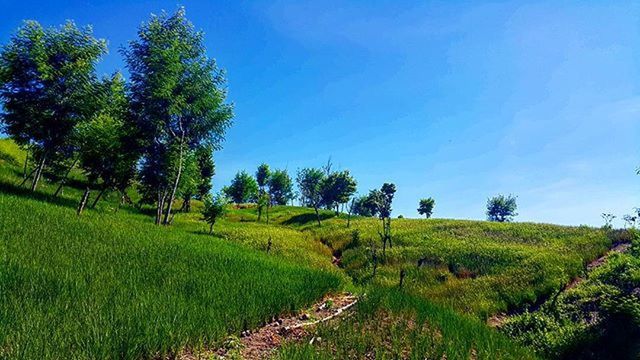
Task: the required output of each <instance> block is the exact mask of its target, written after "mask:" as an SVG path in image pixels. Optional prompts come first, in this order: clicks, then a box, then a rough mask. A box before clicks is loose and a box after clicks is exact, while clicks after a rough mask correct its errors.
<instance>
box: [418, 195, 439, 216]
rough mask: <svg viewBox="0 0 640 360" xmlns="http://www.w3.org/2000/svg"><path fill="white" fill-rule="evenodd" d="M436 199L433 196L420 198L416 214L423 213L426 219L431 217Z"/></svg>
mask: <svg viewBox="0 0 640 360" xmlns="http://www.w3.org/2000/svg"><path fill="white" fill-rule="evenodd" d="M435 205H436V201H435V200H433V198H427V199H420V203H419V204H418V214H420V215H424V216H425V217H426V218H427V219H428V218H430V217H431V214H432V213H433V208H434V206H435Z"/></svg>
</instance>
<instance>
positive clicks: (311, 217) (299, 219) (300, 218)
mask: <svg viewBox="0 0 640 360" xmlns="http://www.w3.org/2000/svg"><path fill="white" fill-rule="evenodd" d="M333 217H335V215H333V214H327V213H321V214H320V221H323V220H327V219H331V218H333ZM317 221H318V219H317V217H316V214H315V213H307V214H300V215H296V216H292V217H291V218H290V219H288V220H287V221H284V222H283V223H282V224H283V225H298V226H300V225H306V224H308V223H310V222H317Z"/></svg>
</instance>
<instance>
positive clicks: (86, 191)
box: [77, 186, 91, 215]
mask: <svg viewBox="0 0 640 360" xmlns="http://www.w3.org/2000/svg"><path fill="white" fill-rule="evenodd" d="M90 192H91V188H90V187H88V186H87V188H86V189H84V194H82V199H81V200H80V204H78V211H77V213H78V215H80V214H82V210H84V207H85V206H86V205H87V200H89V193H90Z"/></svg>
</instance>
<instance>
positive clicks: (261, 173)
mask: <svg viewBox="0 0 640 360" xmlns="http://www.w3.org/2000/svg"><path fill="white" fill-rule="evenodd" d="M270 176H271V170H270V169H269V165H267V164H264V163H263V164H260V166H258V170H257V171H256V181H257V182H258V187H259V189H260V194H262V193H264V188H265V186H267V183H268V182H269V177H270Z"/></svg>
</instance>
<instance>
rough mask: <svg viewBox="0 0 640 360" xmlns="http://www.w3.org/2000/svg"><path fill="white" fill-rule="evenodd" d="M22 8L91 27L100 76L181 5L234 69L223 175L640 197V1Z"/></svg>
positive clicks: (574, 197)
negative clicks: (306, 170)
mask: <svg viewBox="0 0 640 360" xmlns="http://www.w3.org/2000/svg"><path fill="white" fill-rule="evenodd" d="M0 2H1V3H2V11H1V12H0V42H2V43H5V42H6V41H7V39H8V37H9V34H10V33H11V32H12V31H13V30H14V29H15V28H16V27H18V26H19V25H20V23H21V21H22V20H24V19H35V20H39V21H40V22H41V23H43V24H45V25H57V24H60V23H62V22H64V21H65V20H66V19H73V20H75V21H76V23H78V24H80V25H83V24H92V25H93V26H94V31H95V34H96V36H98V37H101V38H105V39H107V40H108V41H109V48H110V54H109V55H108V56H107V57H106V58H105V59H104V60H103V61H102V62H101V64H100V67H99V70H100V72H101V73H110V72H112V71H114V70H116V69H121V68H123V64H122V59H121V56H120V54H119V53H118V48H119V47H120V46H122V45H123V44H126V42H127V41H128V40H130V39H132V38H134V37H135V34H136V28H137V26H138V25H139V24H140V23H141V22H142V21H144V20H146V19H148V16H149V14H150V13H152V12H153V13H158V12H160V11H161V10H163V9H165V10H168V11H173V10H175V9H176V8H177V6H178V5H183V6H185V7H186V10H187V16H188V17H189V18H190V19H191V21H192V22H193V23H194V24H195V26H196V27H197V28H199V29H202V30H203V31H204V32H205V33H206V46H207V48H208V52H209V54H210V56H212V57H214V58H216V60H217V61H218V64H219V65H220V66H221V67H223V68H225V69H226V70H227V74H228V82H229V99H230V100H231V101H233V102H234V103H235V109H236V110H235V113H236V119H235V124H234V126H233V128H232V129H231V130H230V131H229V132H228V134H227V141H226V142H225V144H224V150H222V151H220V152H218V153H216V162H217V171H218V174H217V176H216V177H215V179H214V183H215V186H216V187H217V188H219V187H221V185H223V184H226V183H228V182H229V180H230V178H231V177H232V176H233V175H234V173H235V172H236V171H238V170H241V169H247V170H250V171H252V172H253V171H254V169H255V168H256V167H257V165H258V164H259V163H261V162H263V161H264V162H267V163H269V164H270V165H271V166H272V167H276V168H287V169H288V170H289V171H290V172H291V173H292V174H293V173H295V170H296V169H298V168H300V167H306V166H320V165H322V164H324V163H325V162H326V161H327V159H328V158H329V157H331V159H332V161H333V163H334V166H335V167H337V168H347V169H350V170H351V171H352V173H353V174H354V175H355V176H356V178H357V179H358V182H359V184H358V185H359V190H360V192H362V193H365V192H366V191H367V190H368V189H371V188H374V187H379V186H380V185H381V184H382V183H383V182H394V183H395V184H396V185H397V188H398V193H397V196H396V201H395V205H394V214H395V215H399V214H403V215H405V216H409V217H414V216H417V213H416V210H415V209H416V207H417V202H418V199H419V198H421V197H428V196H432V197H434V198H435V199H436V208H435V216H436V217H448V218H469V219H482V218H484V208H485V203H486V199H487V198H488V197H489V196H491V195H495V194H498V193H505V194H509V193H511V194H514V195H517V196H518V204H519V213H520V216H518V218H517V219H518V220H519V221H537V222H553V223H560V224H592V225H599V224H601V223H602V221H601V219H600V214H601V213H602V212H611V213H614V214H616V215H618V216H621V215H623V214H625V213H629V212H630V211H631V209H632V208H633V207H635V206H640V201H639V200H640V199H639V196H638V194H639V190H640V189H639V184H640V176H638V175H635V173H634V169H635V168H636V167H638V165H640V157H639V156H638V155H639V150H640V141H639V140H640V88H639V85H640V73H639V70H640V67H639V65H640V63H639V61H640V57H639V55H640V53H639V50H640V18H638V16H637V15H638V14H639V10H640V6H639V5H638V4H634V3H633V2H628V3H626V2H622V1H620V2H611V3H608V2H605V1H602V2H560V3H559V2H491V3H489V2H478V1H473V2H453V1H443V2H423V1H416V2H415V3H412V2H409V1H403V2H395V1H361V2H342V1H317V2H301V1H290V2H289V1H265V2H227V1H225V2H222V1H220V2H214V1H205V0H200V1H181V2H173V1H136V2H135V3H134V2H129V1H93V0H91V1H42V2H37V1H26V0H23V1H7V0H1V1H0Z"/></svg>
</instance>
